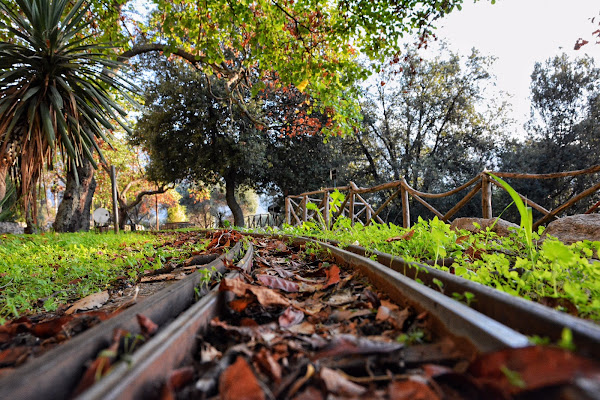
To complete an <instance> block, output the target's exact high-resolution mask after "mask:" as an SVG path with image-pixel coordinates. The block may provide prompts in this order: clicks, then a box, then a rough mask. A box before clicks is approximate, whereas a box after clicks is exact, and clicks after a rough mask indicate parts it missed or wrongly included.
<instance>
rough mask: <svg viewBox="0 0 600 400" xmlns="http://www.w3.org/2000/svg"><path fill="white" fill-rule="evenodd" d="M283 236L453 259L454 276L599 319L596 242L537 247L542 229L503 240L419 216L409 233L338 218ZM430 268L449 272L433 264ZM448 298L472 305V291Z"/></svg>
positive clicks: (599, 246)
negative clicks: (327, 225)
mask: <svg viewBox="0 0 600 400" xmlns="http://www.w3.org/2000/svg"><path fill="white" fill-rule="evenodd" d="M283 232H284V233H288V234H292V235H298V236H312V237H316V238H320V239H324V240H337V241H339V242H340V245H341V246H344V245H350V244H359V245H360V246H362V247H364V248H365V249H366V250H367V252H373V251H380V252H384V253H388V254H392V255H395V256H399V257H402V258H403V259H404V260H406V261H417V262H424V261H427V260H431V261H435V260H437V259H440V258H446V257H450V258H452V259H453V260H454V262H453V264H452V266H451V267H450V268H452V269H453V270H454V274H455V275H457V276H461V277H463V278H465V279H469V280H472V281H474V282H478V283H481V284H484V285H488V286H491V287H493V288H496V289H498V290H501V291H503V292H506V293H509V294H511V295H514V296H520V297H523V298H526V299H530V300H533V301H544V300H545V299H548V298H555V299H557V300H558V304H564V303H565V302H567V303H572V304H573V305H574V306H575V307H576V308H577V310H578V314H579V316H581V317H583V318H588V319H592V320H596V321H600V300H599V299H600V269H599V268H598V267H597V266H596V265H594V264H596V262H594V261H591V260H590V259H591V258H592V257H596V258H598V257H600V253H599V250H600V242H590V241H584V242H577V243H574V244H572V245H565V244H563V243H561V242H559V241H558V240H557V239H555V238H552V237H549V238H546V240H545V241H544V242H543V244H542V245H537V244H536V243H538V240H539V237H540V236H539V233H540V232H541V231H540V232H531V236H529V235H528V234H526V233H525V232H524V230H521V229H519V230H515V231H513V232H511V234H510V235H509V236H508V237H499V236H497V235H496V234H495V233H494V232H492V231H491V230H490V229H489V228H488V229H486V230H484V231H480V232H479V233H470V232H468V231H458V232H456V231H453V230H451V229H450V225H448V224H446V223H444V222H442V221H440V220H438V219H437V218H434V219H433V220H430V221H427V220H423V219H421V218H419V220H418V222H417V223H416V224H415V225H413V226H412V227H411V228H410V229H404V228H401V227H398V226H396V225H393V224H370V225H368V226H363V225H362V224H360V223H358V224H355V225H354V226H351V224H350V221H349V220H348V219H347V218H340V219H339V220H338V221H336V222H335V224H334V226H333V228H332V230H330V231H325V230H320V229H319V228H318V226H317V225H316V224H314V223H310V222H309V223H305V224H304V225H303V226H302V227H290V226H286V227H284V230H283ZM434 268H439V269H441V270H443V271H449V269H450V268H449V267H444V266H440V265H437V263H436V264H435V265H434ZM416 279H417V280H418V274H417V277H416ZM436 287H438V288H439V285H438V286H436ZM439 289H442V288H439ZM452 296H453V297H455V298H456V299H457V300H460V301H464V302H466V303H467V304H470V303H471V302H473V301H476V299H474V298H473V294H471V293H468V294H467V293H463V294H457V293H454V294H452ZM561 302H562V303H561ZM563 307H564V306H563V305H559V306H558V308H559V309H563Z"/></svg>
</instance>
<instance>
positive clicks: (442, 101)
mask: <svg viewBox="0 0 600 400" xmlns="http://www.w3.org/2000/svg"><path fill="white" fill-rule="evenodd" d="M492 61H493V60H492V59H490V58H487V57H483V56H481V55H480V54H479V53H478V52H476V51H473V52H472V54H470V55H469V56H468V57H466V58H464V59H461V57H460V56H458V55H457V54H454V53H451V52H446V51H444V52H442V53H441V54H439V55H438V56H436V57H434V58H432V59H423V58H422V57H421V55H420V54H419V52H417V51H416V50H409V49H407V51H406V52H405V56H404V57H402V58H396V59H393V60H391V63H390V64H391V66H390V67H389V68H388V69H387V70H386V71H384V72H383V73H382V74H380V75H379V77H378V78H379V80H378V83H377V85H375V87H374V88H372V89H371V91H370V93H369V94H368V96H366V101H365V102H364V103H363V108H362V110H363V114H364V119H363V129H362V130H361V131H360V132H359V134H358V135H357V138H361V139H362V140H360V141H358V140H357V142H356V146H357V148H358V149H359V151H361V152H362V153H363V155H364V160H363V164H364V165H365V168H366V171H367V172H368V174H369V175H370V183H382V182H385V181H389V180H399V179H401V178H404V179H406V181H407V183H408V184H409V185H410V186H412V187H413V188H415V189H417V190H419V191H424V192H434V193H435V192H442V191H446V190H449V189H451V188H455V187H456V186H459V185H461V184H463V183H464V182H466V181H467V180H469V179H470V178H472V177H473V176H475V175H476V174H477V173H479V172H481V171H482V170H483V169H484V168H486V167H491V166H492V165H493V164H494V162H495V157H496V154H497V151H498V145H499V144H500V143H501V142H502V141H503V140H504V139H503V135H504V134H503V125H504V124H505V123H506V122H507V118H506V112H505V111H506V107H507V105H506V104H504V103H499V104H498V103H496V102H495V100H494V99H490V98H489V97H486V96H485V95H484V92H485V88H486V87H487V85H489V84H490V80H491V79H490V78H491V76H490V74H489V73H488V67H489V65H490V63H491V62H492ZM449 201H451V200H449ZM436 204H437V205H439V206H440V208H441V209H447V208H449V207H448V206H449V204H446V202H445V201H438V202H436ZM415 211H419V212H420V210H418V206H417V208H415ZM466 212H470V211H468V210H467V211H466Z"/></svg>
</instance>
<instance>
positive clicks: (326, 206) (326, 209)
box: [323, 190, 329, 230]
mask: <svg viewBox="0 0 600 400" xmlns="http://www.w3.org/2000/svg"><path fill="white" fill-rule="evenodd" d="M323 203H324V204H323V219H324V220H325V229H326V230H329V192H328V191H327V190H326V191H325V193H324V194H323Z"/></svg>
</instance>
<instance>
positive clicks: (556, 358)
mask: <svg viewBox="0 0 600 400" xmlns="http://www.w3.org/2000/svg"><path fill="white" fill-rule="evenodd" d="M469 372H470V373H471V375H472V376H474V377H475V378H476V380H477V381H478V382H480V383H486V384H489V385H492V386H494V387H497V388H498V389H500V390H502V391H503V392H504V393H507V394H510V395H515V394H518V393H521V392H523V391H524V390H534V389H540V388H543V387H547V386H556V385H561V384H565V383H570V382H573V381H574V380H575V378H577V377H585V376H593V375H595V376H596V377H599V376H600V364H598V363H596V362H594V361H592V360H589V359H586V358H583V357H580V356H578V355H576V354H573V353H571V352H570V351H567V350H563V349H559V348H554V347H543V346H532V347H525V348H518V349H505V350H500V351H497V352H493V353H488V354H484V355H483V356H480V357H479V358H477V359H476V360H475V361H474V362H473V363H472V364H471V366H470V367H469Z"/></svg>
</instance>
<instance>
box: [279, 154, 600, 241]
mask: <svg viewBox="0 0 600 400" xmlns="http://www.w3.org/2000/svg"><path fill="white" fill-rule="evenodd" d="M599 171H600V164H599V165H595V166H593V167H590V168H587V169H584V170H579V171H569V172H557V173H552V174H518V173H511V172H492V171H487V170H484V171H483V172H481V173H480V174H478V175H477V176H475V177H474V178H473V179H471V180H470V181H468V182H466V183H465V184H463V185H461V186H459V187H457V188H456V189H453V190H451V191H449V192H445V193H424V192H419V191H418V190H416V189H413V188H412V187H410V186H409V185H408V183H406V180H404V178H403V179H401V180H399V181H394V182H389V183H384V184H381V185H378V186H374V187H370V188H359V187H358V186H356V184H354V182H350V184H349V185H348V186H342V187H338V188H326V189H322V190H316V191H313V192H307V193H302V194H299V195H295V196H288V197H286V199H285V219H286V223H287V224H290V225H299V224H302V222H304V221H309V220H314V219H320V220H321V221H322V223H324V225H325V226H326V227H330V226H331V224H332V223H333V221H335V220H336V219H337V218H339V217H340V216H341V215H344V216H347V217H348V218H349V219H350V221H351V223H352V224H354V223H355V222H361V223H363V224H365V225H368V224H370V223H371V221H376V222H379V223H384V222H385V221H384V220H383V219H382V218H381V213H382V211H383V210H384V209H385V208H386V207H387V206H388V205H389V204H390V203H391V202H392V201H393V200H394V199H395V198H396V197H398V196H399V197H400V199H401V201H402V225H403V226H404V227H405V228H408V227H410V205H409V197H411V196H412V198H413V199H414V200H416V201H418V202H419V203H421V204H422V205H423V206H425V207H426V208H427V209H428V210H429V211H431V212H432V213H433V214H434V215H436V216H437V217H438V218H439V219H441V220H443V221H449V220H450V218H452V216H454V215H455V214H456V212H457V211H459V210H460V209H461V208H462V207H464V206H465V205H466V204H467V203H468V202H469V201H470V200H471V199H472V198H473V197H474V196H475V195H476V194H477V193H479V192H481V214H482V217H483V218H492V186H493V185H496V186H498V187H499V188H501V189H503V190H504V188H503V187H502V186H501V185H500V184H499V183H498V182H496V181H495V180H494V179H492V178H491V177H490V175H489V174H490V173H492V174H494V175H495V176H498V177H501V178H513V179H556V178H563V177H575V176H578V175H589V174H594V173H597V172H599ZM469 188H470V190H469V192H468V193H467V194H466V195H465V196H464V197H463V198H462V199H461V200H460V201H459V202H458V203H456V205H455V206H454V207H452V208H451V209H450V210H448V211H447V212H446V213H445V214H442V213H441V212H440V211H438V210H437V209H435V208H434V207H433V206H432V205H431V204H429V203H428V202H427V201H425V200H424V199H436V198H443V197H448V196H451V195H454V194H457V193H458V192H461V191H463V190H466V189H469ZM335 190H338V191H340V192H342V193H344V194H345V198H344V200H343V202H342V203H341V204H340V205H339V206H337V207H336V210H337V211H334V212H330V207H332V202H331V198H332V197H331V196H332V192H333V191H335ZM383 190H388V191H390V190H391V191H392V194H391V195H389V196H387V199H386V200H385V201H384V202H383V203H382V204H381V205H380V206H379V207H377V209H374V207H373V206H371V204H369V202H368V201H367V200H365V198H364V195H366V194H368V193H375V192H380V191H383ZM598 190H600V182H597V183H596V184H594V185H593V186H591V187H590V188H588V189H586V190H584V191H583V192H581V193H578V194H577V195H575V196H573V197H572V198H571V199H570V200H568V201H567V202H565V203H564V204H562V205H560V206H558V207H556V208H554V209H552V210H547V209H546V208H544V207H542V206H541V205H539V204H537V203H535V202H533V201H531V200H529V199H527V197H525V196H524V195H522V194H520V193H519V197H521V199H522V200H523V201H524V202H525V203H527V205H529V206H530V207H532V208H533V209H535V210H537V211H539V212H540V213H541V214H542V217H541V218H540V219H538V220H537V221H536V222H535V223H534V225H533V228H534V229H536V228H537V227H538V226H540V225H542V224H545V223H547V222H550V221H551V220H553V219H556V218H557V216H558V215H559V214H560V213H562V212H564V211H565V210H567V209H568V208H569V207H571V206H572V205H573V204H575V203H577V202H578V201H580V200H581V199H583V198H585V197H588V196H590V195H592V194H594V193H596V192H597V191H598ZM309 203H312V204H314V205H315V206H316V207H315V206H309V205H308V204H309ZM598 207H600V202H598V203H596V204H595V205H594V206H592V207H591V208H590V209H589V210H588V211H587V212H586V214H589V213H592V212H593V211H594V210H595V209H597V208H598ZM317 209H318V211H317Z"/></svg>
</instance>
